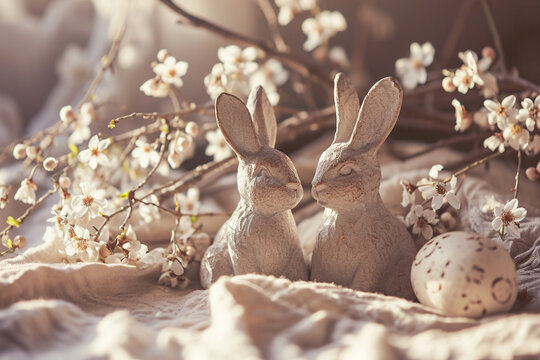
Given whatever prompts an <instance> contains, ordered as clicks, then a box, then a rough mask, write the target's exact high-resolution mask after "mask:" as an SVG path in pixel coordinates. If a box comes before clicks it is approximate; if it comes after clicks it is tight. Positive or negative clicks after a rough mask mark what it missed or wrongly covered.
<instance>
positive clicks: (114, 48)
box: [79, 20, 126, 106]
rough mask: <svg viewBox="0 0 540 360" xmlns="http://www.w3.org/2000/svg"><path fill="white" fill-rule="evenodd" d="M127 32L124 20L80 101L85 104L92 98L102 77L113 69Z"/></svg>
mask: <svg viewBox="0 0 540 360" xmlns="http://www.w3.org/2000/svg"><path fill="white" fill-rule="evenodd" d="M125 32H126V22H125V20H124V21H123V22H122V25H120V27H119V29H118V31H117V33H116V34H115V36H114V39H113V42H112V44H111V48H110V50H109V52H108V53H107V55H105V56H104V57H103V58H102V59H101V67H100V68H99V71H98V73H97V75H96V77H95V78H94V80H93V81H92V82H91V83H90V86H89V87H88V90H87V91H86V93H85V95H84V96H83V98H82V100H81V101H80V104H83V103H85V102H87V101H89V100H91V99H92V97H93V95H94V92H95V91H96V89H97V87H98V86H99V84H100V83H101V79H102V78H103V76H104V75H105V73H106V72H107V70H109V69H112V66H113V64H114V61H115V60H116V56H117V55H118V50H119V49H120V43H121V42H122V38H123V37H124V34H125ZM79 106H80V105H79Z"/></svg>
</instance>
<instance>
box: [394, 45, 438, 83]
mask: <svg viewBox="0 0 540 360" xmlns="http://www.w3.org/2000/svg"><path fill="white" fill-rule="evenodd" d="M434 56H435V48H434V47H433V45H431V43H430V42H425V43H424V44H422V45H420V44H419V43H416V42H415V43H412V44H411V46H410V55H409V57H407V58H401V59H398V60H397V61H396V64H395V67H396V75H397V76H398V77H399V79H400V80H401V83H402V84H403V87H404V88H405V89H408V90H411V89H414V88H416V87H417V86H418V84H425V83H426V81H427V71H426V67H428V66H429V65H431V63H433V58H434Z"/></svg>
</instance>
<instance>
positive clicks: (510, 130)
mask: <svg viewBox="0 0 540 360" xmlns="http://www.w3.org/2000/svg"><path fill="white" fill-rule="evenodd" d="M515 105H516V97H515V95H509V96H507V97H505V98H504V99H503V100H502V101H501V102H498V101H496V100H489V99H488V100H486V101H484V107H485V108H486V109H487V111H488V114H487V116H488V123H489V125H490V126H491V128H492V129H494V130H495V131H494V133H493V135H492V136H490V137H488V138H487V139H486V140H485V141H484V147H486V148H489V149H490V150H491V151H499V152H504V151H505V149H506V148H507V147H511V148H512V149H514V150H516V151H521V150H523V151H525V153H526V154H527V155H529V156H535V155H536V154H538V152H539V151H540V96H537V97H536V99H534V101H533V100H532V99H529V98H525V99H523V101H522V102H521V108H516V107H515Z"/></svg>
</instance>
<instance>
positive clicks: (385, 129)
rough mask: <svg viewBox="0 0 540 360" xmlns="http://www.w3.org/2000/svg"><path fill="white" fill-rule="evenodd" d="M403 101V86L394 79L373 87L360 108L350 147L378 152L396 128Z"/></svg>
mask: <svg viewBox="0 0 540 360" xmlns="http://www.w3.org/2000/svg"><path fill="white" fill-rule="evenodd" d="M402 100H403V91H402V90H401V86H400V85H399V83H398V82H397V81H396V80H394V79H393V78H391V77H387V78H384V79H382V80H379V81H378V82H377V83H376V84H375V85H373V87H372V88H371V89H370V90H369V92H368V93H367V95H366V97H365V98H364V102H363V103H362V107H361V108H360V113H359V114H358V120H357V122H356V126H355V127H354V131H353V134H352V136H351V140H350V142H349V146H351V147H352V148H354V149H358V150H361V151H362V152H364V151H368V150H372V149H373V150H375V151H377V150H378V149H379V147H380V146H381V144H382V143H383V142H384V140H385V139H386V138H387V136H388V135H389V134H390V132H391V131H392V129H393V128H394V125H395V123H396V121H397V118H398V115H399V110H400V109H401V102H402Z"/></svg>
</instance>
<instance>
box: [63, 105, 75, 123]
mask: <svg viewBox="0 0 540 360" xmlns="http://www.w3.org/2000/svg"><path fill="white" fill-rule="evenodd" d="M75 117H76V116H75V111H73V108H72V107H71V105H66V106H64V107H62V108H61V109H60V120H62V121H63V122H66V123H68V122H71V121H73V120H75Z"/></svg>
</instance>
